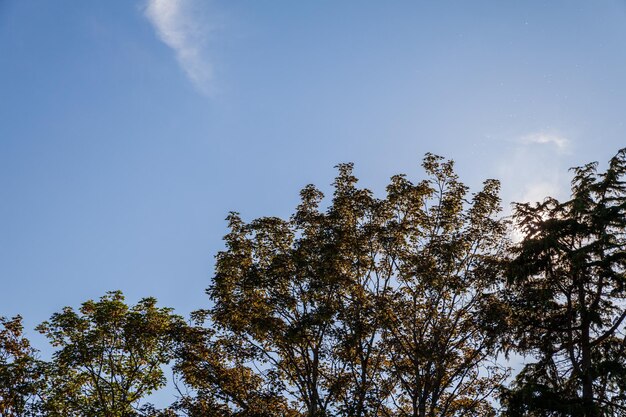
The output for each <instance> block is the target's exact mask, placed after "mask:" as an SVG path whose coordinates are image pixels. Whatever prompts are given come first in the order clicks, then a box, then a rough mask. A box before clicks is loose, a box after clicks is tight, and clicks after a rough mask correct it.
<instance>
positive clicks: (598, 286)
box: [504, 149, 626, 417]
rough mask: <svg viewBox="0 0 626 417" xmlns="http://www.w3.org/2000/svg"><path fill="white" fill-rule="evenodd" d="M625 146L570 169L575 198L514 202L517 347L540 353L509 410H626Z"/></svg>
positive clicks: (510, 395)
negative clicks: (600, 162)
mask: <svg viewBox="0 0 626 417" xmlns="http://www.w3.org/2000/svg"><path fill="white" fill-rule="evenodd" d="M625 179H626V149H622V150H620V151H619V152H618V153H617V155H615V157H613V158H612V159H611V160H610V162H609V166H608V169H607V170H606V171H605V172H603V173H598V171H597V164H596V163H590V164H587V165H584V166H582V167H579V168H575V169H574V178H573V181H572V195H571V198H570V199H569V200H567V201H565V202H559V201H557V200H556V199H554V198H547V199H546V200H544V201H543V202H542V203H537V204H534V205H531V204H518V205H517V206H516V211H515V219H516V221H517V224H518V227H519V228H520V230H521V231H523V234H524V238H523V239H522V241H521V242H520V243H519V244H518V245H517V246H516V247H515V249H514V252H513V253H514V256H515V257H514V259H513V260H512V261H511V263H510V266H509V268H508V275H509V279H510V308H511V313H512V318H513V324H514V325H515V327H514V333H513V336H514V338H513V339H514V341H515V342H516V345H515V347H516V349H517V350H518V351H520V352H523V353H528V354H531V355H533V356H534V357H536V358H537V361H536V362H535V363H531V364H528V365H527V366H526V367H525V368H524V370H523V371H522V372H521V373H520V374H519V375H518V377H517V379H516V384H515V386H514V387H513V388H512V389H511V390H508V391H505V393H504V400H505V402H506V404H507V412H508V414H509V415H512V416H518V415H524V416H526V415H528V416H535V415H536V416H585V417H591V416H600V415H617V414H623V413H624V412H626V406H625V403H624V400H625V399H626V397H625V389H626V355H625V353H626V352H625V349H626V339H625V338H624V332H625V331H626V328H625V326H626V322H625V320H624V319H625V318H626V310H625V309H624V308H625V306H626V276H625V268H626V234H625V231H626V230H625V228H626V183H625V181H624V180H625Z"/></svg>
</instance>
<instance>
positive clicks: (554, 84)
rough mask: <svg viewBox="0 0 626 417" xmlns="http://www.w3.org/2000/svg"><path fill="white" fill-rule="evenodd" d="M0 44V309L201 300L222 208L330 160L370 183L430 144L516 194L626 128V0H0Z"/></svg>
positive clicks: (249, 207) (256, 199)
mask: <svg viewBox="0 0 626 417" xmlns="http://www.w3.org/2000/svg"><path fill="white" fill-rule="evenodd" d="M0 51H1V53H2V55H1V58H0V97H1V98H2V99H1V100H0V279H1V280H2V292H0V315H5V316H11V315H14V314H18V313H20V314H22V315H23V316H24V317H25V321H26V325H27V327H28V328H29V329H32V327H34V326H35V325H36V324H37V323H39V322H41V321H43V320H45V319H47V318H48V317H49V316H50V315H51V314H52V313H53V312H55V311H58V310H60V308H61V307H63V306H65V305H72V306H77V305H79V304H80V303H81V302H83V301H85V300H87V299H90V298H97V297H99V296H101V295H102V294H103V293H104V292H105V291H108V290H114V289H121V290H123V291H124V292H125V294H126V295H127V297H128V299H129V301H131V302H135V301H137V300H138V299H139V298H141V297H144V296H155V297H157V298H158V299H159V301H160V304H162V305H166V306H171V307H175V308H176V310H177V311H178V312H180V313H181V314H187V313H188V312H189V311H191V310H194V309H197V308H201V307H205V306H206V305H207V299H206V296H205V295H204V289H205V288H206V287H207V285H208V283H209V280H210V277H211V274H212V267H213V257H214V255H215V254H216V253H217V251H218V250H220V248H221V247H222V242H221V237H222V235H223V234H224V233H225V221H224V218H225V216H226V215H227V213H228V212H229V211H231V210H234V211H239V212H241V213H242V215H243V217H244V218H245V219H249V220H250V219H253V218H255V217H259V216H263V215H277V216H288V215H289V214H290V213H291V211H292V209H293V208H294V207H295V205H296V204H297V199H298V191H299V190H300V189H301V188H302V187H303V186H304V185H306V184H308V183H315V184H317V185H318V186H319V187H320V188H322V190H326V191H330V186H329V184H330V183H331V182H332V180H333V177H334V175H335V171H334V169H333V166H334V165H335V164H337V163H339V162H346V161H353V162H354V163H355V165H356V175H357V176H358V177H359V178H360V179H361V184H362V185H364V186H367V187H369V188H371V189H373V190H375V191H376V192H378V193H380V192H382V191H383V190H384V186H385V184H386V183H387V180H388V178H389V177H390V176H391V175H393V174H396V173H407V174H409V176H410V177H411V178H414V179H420V178H421V168H420V166H419V164H420V161H421V158H422V156H423V154H424V153H425V152H434V153H438V154H441V155H444V156H447V157H450V158H453V159H454V160H456V161H457V166H458V170H459V172H460V175H461V177H462V179H463V180H464V181H466V182H467V183H468V184H470V185H472V186H473V187H476V186H478V184H480V182H481V181H482V180H483V179H485V178H488V177H495V178H499V179H501V180H502V181H503V197H504V199H505V201H507V202H509V201H512V200H526V199H541V198H543V197H544V196H545V195H547V194H551V195H556V196H566V195H567V183H568V181H569V176H568V173H567V168H568V167H570V166H573V165H580V164H583V163H586V162H588V161H592V160H599V161H606V160H607V159H608V158H609V157H611V156H612V155H613V154H614V153H615V152H616V151H617V149H618V148H620V147H623V146H625V145H626V140H625V138H626V127H625V126H624V114H625V110H626V78H625V74H626V3H625V2H623V1H609V0H607V1H596V2H589V1H571V0H568V1H526V2H513V1H511V2H507V1H491V2H482V1H474V2H465V1H459V2H448V1H432V2H418V1H394V2H382V1H352V2H349V1H343V2H337V1H330V0H329V1H321V0H320V1H271V2H268V1H263V2H261V1H252V0H250V1H239V0H230V1H205V0H149V1H146V0H138V1H134V0H116V1H114V0H107V1H106V2H95V1H94V2H86V1H64V0H55V1H43V0H39V1H36V0H0ZM30 334H31V335H33V332H30ZM33 336H34V335H33ZM39 347H41V345H39Z"/></svg>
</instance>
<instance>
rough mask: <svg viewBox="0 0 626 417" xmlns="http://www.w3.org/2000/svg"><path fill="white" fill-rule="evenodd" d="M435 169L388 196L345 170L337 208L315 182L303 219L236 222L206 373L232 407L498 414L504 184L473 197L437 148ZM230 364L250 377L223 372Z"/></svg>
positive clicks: (224, 256) (216, 289)
mask: <svg viewBox="0 0 626 417" xmlns="http://www.w3.org/2000/svg"><path fill="white" fill-rule="evenodd" d="M423 166H424V168H425V169H426V172H427V174H428V175H429V179H428V180H426V181H423V182H421V183H419V184H418V185H413V184H411V183H410V182H409V181H408V180H407V179H406V178H405V177H403V176H396V177H394V178H392V183H391V184H390V185H389V187H388V194H387V197H386V198H384V199H377V198H375V197H374V196H373V195H372V193H371V192H370V191H369V190H367V189H359V188H357V187H356V182H357V179H356V178H355V177H354V176H353V175H352V165H351V164H342V165H339V167H338V168H339V175H338V177H337V178H336V180H335V183H334V187H335V191H334V196H333V200H332V203H331V204H330V206H329V207H328V208H327V209H326V210H322V209H320V204H321V202H322V198H323V195H322V193H321V192H320V191H319V190H318V189H316V188H315V187H314V186H307V187H306V188H304V189H303V190H302V192H301V203H300V205H299V206H298V208H297V210H296V212H295V213H294V215H293V216H292V217H291V218H290V219H289V220H283V219H279V218H276V217H264V218H260V219H257V220H254V221H252V222H251V223H245V222H244V221H243V220H242V219H241V218H240V217H239V215H238V214H236V213H232V214H231V215H230V216H229V218H228V221H229V228H230V232H229V234H228V235H226V237H225V241H226V247H227V248H226V250H225V251H223V252H220V253H219V254H218V257H217V264H216V274H215V277H214V279H213V282H212V284H211V286H210V287H209V289H208V294H209V296H210V298H211V300H212V302H213V308H211V309H210V310H209V313H210V318H211V320H212V323H213V324H214V325H215V326H216V331H215V334H213V336H212V341H211V342H205V346H210V348H208V347H207V348H205V351H207V352H210V353H211V355H216V356H215V357H214V358H208V357H207V358H206V359H204V361H203V363H204V364H205V365H206V366H207V369H210V371H209V374H211V375H212V377H206V376H205V377H204V378H202V381H207V380H210V381H212V385H211V387H212V388H211V389H212V391H211V396H210V397H211V399H212V400H220V404H221V405H220V407H222V408H223V409H224V415H231V414H232V415H239V414H240V413H243V414H245V412H246V410H247V409H248V408H247V407H248V405H242V403H241V402H238V401H236V400H235V399H234V398H235V397H248V396H250V395H252V396H253V397H256V396H258V392H261V391H262V392H266V393H271V395H270V396H269V397H271V398H273V399H276V398H277V396H278V399H276V401H277V403H276V404H281V406H280V407H274V409H275V411H271V412H270V414H269V415H287V414H290V413H291V414H293V413H294V412H297V413H298V415H305V416H310V417H317V416H331V415H332V416H351V417H352V416H355V417H360V416H384V415H414V416H426V415H429V416H435V415H470V414H471V415H491V414H492V413H493V410H492V408H491V406H490V404H489V398H490V394H491V393H492V392H493V390H494V389H495V387H497V386H498V384H499V383H500V382H501V381H502V379H503V377H504V375H505V373H504V370H503V369H500V368H499V367H497V366H495V365H493V364H490V362H489V361H490V360H491V359H493V354H494V353H495V352H494V348H495V346H496V345H495V332H493V331H491V330H490V331H485V332H482V331H481V321H480V320H478V319H477V318H478V317H482V316H481V314H482V310H483V309H482V306H483V305H484V304H485V302H486V300H488V299H489V298H490V297H492V296H493V294H492V293H493V291H495V290H496V288H497V273H495V272H494V271H496V269H497V268H496V265H497V262H495V261H497V259H498V257H499V256H500V254H501V251H500V249H501V245H502V244H503V242H504V241H505V240H504V233H505V225H504V223H503V222H501V221H498V220H495V219H494V215H496V214H497V213H498V211H499V202H500V200H499V198H498V195H497V194H498V189H499V184H498V182H497V181H493V180H490V181H487V182H486V183H485V188H484V189H483V190H482V191H481V192H479V193H477V194H475V195H474V196H473V197H472V199H471V201H469V202H467V203H466V200H465V198H466V194H467V187H465V186H464V185H463V184H461V183H460V182H459V181H458V179H457V177H456V174H455V173H454V171H453V165H452V162H450V161H443V159H442V158H440V157H437V156H434V155H427V156H426V158H425V159H424V164H423ZM492 330H493V329H492ZM199 349H200V348H197V347H196V350H197V351H198V350H199ZM191 363H193V361H192V362H191ZM225 364H229V365H228V367H226V368H224V366H225ZM179 366H180V367H181V369H183V368H185V367H186V365H184V360H183V362H182V363H181V364H180V365H179ZM187 369H188V366H187ZM227 372H234V373H236V374H237V375H238V376H239V377H241V378H244V376H245V378H244V379H242V380H240V381H238V383H237V384H236V386H233V385H232V384H231V382H230V381H231V378H230V377H220V378H215V377H214V376H215V375H224V374H225V373H227ZM186 380H187V383H188V384H190V386H191V387H193V388H195V389H200V390H203V389H204V388H205V387H204V386H203V385H202V384H200V383H199V382H198V381H199V380H198V379H194V378H190V377H188V376H187V377H186ZM213 381H214V382H213ZM233 391H235V392H236V395H232V394H233ZM204 392H206V391H204ZM264 398H267V396H266V397H264ZM281 398H282V399H281ZM288 402H289V403H290V406H291V407H290V408H285V404H286V403H288ZM266 410H267V408H266ZM294 410H295V411H294ZM229 413H230V414H229Z"/></svg>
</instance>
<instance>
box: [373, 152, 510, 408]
mask: <svg viewBox="0 0 626 417" xmlns="http://www.w3.org/2000/svg"><path fill="white" fill-rule="evenodd" d="M423 166H424V168H425V170H426V172H427V174H428V175H429V179H428V180H426V181H422V182H420V183H418V184H417V185H413V184H412V183H411V182H409V181H408V180H407V179H406V178H404V177H402V176H397V177H394V178H393V180H392V183H391V184H390V186H389V187H388V193H389V194H388V198H387V201H386V205H387V206H388V208H387V210H388V211H389V213H390V214H389V220H388V221H387V222H386V226H387V227H386V234H387V238H388V244H387V251H388V252H389V253H390V259H391V260H392V262H393V268H394V269H395V271H394V273H393V275H394V277H395V279H394V280H393V284H392V291H390V292H389V293H388V294H387V300H388V302H387V303H385V306H386V308H385V309H384V312H385V319H386V325H385V329H386V331H385V332H384V335H383V339H384V341H385V346H386V349H387V350H388V352H389V362H390V367H389V372H390V373H391V375H393V377H394V380H395V381H396V382H397V385H396V387H395V390H394V391H393V402H394V404H395V405H396V408H397V412H396V414H397V415H401V416H414V417H418V416H419V417H426V416H431V417H434V416H442V417H443V416H488V415H494V414H495V410H494V409H493V407H492V401H491V400H492V398H491V396H492V394H493V393H494V391H495V390H496V388H497V387H498V386H499V384H500V383H502V382H503V381H504V378H505V377H506V376H507V369H505V368H504V367H501V366H498V365H497V364H496V363H495V352H496V349H497V347H498V345H497V340H498V339H497V335H498V332H497V331H496V330H498V320H494V319H493V317H490V316H489V314H488V313H489V311H490V310H491V309H492V306H491V304H492V303H493V302H494V299H495V295H496V293H497V290H498V288H499V284H500V275H499V270H500V268H499V264H500V261H501V260H502V256H503V255H504V250H505V249H506V243H507V241H506V239H505V233H506V230H507V225H506V223H505V222H503V221H501V220H498V219H497V218H496V217H495V216H496V215H497V214H498V213H499V211H500V198H499V197H498V192H499V186H500V185H499V183H498V182H497V181H495V180H487V181H485V183H484V188H483V189H482V190H481V191H480V192H478V193H476V194H474V195H473V196H472V197H471V199H470V201H469V202H468V201H467V200H466V195H467V192H468V188H467V187H466V186H465V185H464V184H462V183H461V182H460V181H459V180H458V176H457V175H456V174H455V172H454V169H453V163H452V161H443V160H442V159H441V158H440V157H436V156H434V155H427V156H426V158H425V159H424V164H423Z"/></svg>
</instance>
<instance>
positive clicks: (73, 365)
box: [37, 291, 184, 417]
mask: <svg viewBox="0 0 626 417" xmlns="http://www.w3.org/2000/svg"><path fill="white" fill-rule="evenodd" d="M183 324H184V323H183V322H182V319H181V318H180V317H178V316H175V315H173V314H172V313H171V309H168V308H159V307H156V300H155V299H154V298H144V299H142V300H141V301H139V303H138V304H137V305H135V306H133V307H129V306H127V305H126V304H125V303H124V296H123V295H122V293H121V292H119V291H116V292H109V293H107V294H106V295H105V296H103V297H101V298H100V300H99V301H92V300H90V301H87V302H85V303H83V304H82V306H81V308H80V310H79V312H76V311H74V310H73V309H72V308H70V307H65V308H64V309H63V311H62V312H60V313H55V314H54V315H53V316H52V317H51V319H50V320H49V321H46V322H44V323H42V324H41V325H40V326H39V327H38V328H37V329H38V331H39V332H41V333H42V334H44V335H46V336H47V337H48V338H49V339H50V341H51V343H52V345H53V346H55V347H57V348H58V350H57V351H56V352H55V353H54V354H53V360H52V362H51V363H50V365H49V374H48V384H47V387H46V388H45V390H44V398H43V400H42V404H41V407H42V408H41V410H42V413H43V414H44V415H46V416H89V417H92V416H93V417H99V416H102V417H105V416H106V417H130V416H137V415H140V411H141V400H142V399H143V398H144V397H145V396H146V395H149V394H150V393H151V392H153V391H154V390H156V389H158V388H160V387H163V386H164V385H165V382H166V379H165V377H164V375H163V371H162V369H161V367H162V365H165V364H167V363H168V362H169V361H170V360H171V359H172V355H173V340H174V339H173V333H174V331H175V330H176V329H177V328H178V327H180V326H181V325H183Z"/></svg>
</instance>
